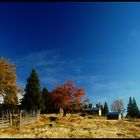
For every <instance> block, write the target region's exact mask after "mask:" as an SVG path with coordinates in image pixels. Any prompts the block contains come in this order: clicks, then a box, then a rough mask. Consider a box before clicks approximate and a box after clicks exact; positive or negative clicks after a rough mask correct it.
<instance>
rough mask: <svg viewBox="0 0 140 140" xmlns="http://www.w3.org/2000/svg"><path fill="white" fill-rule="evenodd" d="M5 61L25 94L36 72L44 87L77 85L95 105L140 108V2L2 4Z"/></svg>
mask: <svg viewBox="0 0 140 140" xmlns="http://www.w3.org/2000/svg"><path fill="white" fill-rule="evenodd" d="M0 56H3V57H6V58H8V59H10V61H11V62H12V63H14V64H17V85H18V86H20V87H21V88H23V89H24V88H25V85H26V79H27V78H28V76H29V75H30V72H31V70H32V68H35V69H36V70H37V72H38V74H39V78H40V83H41V87H42V88H43V87H47V88H48V89H49V90H52V89H53V88H55V86H56V85H58V84H64V83H65V81H66V80H71V81H72V82H73V83H74V84H75V85H76V86H77V87H83V88H84V89H85V91H86V95H85V97H89V98H90V99H91V103H93V104H94V105H95V104H96V103H97V102H101V103H102V104H104V102H105V101H107V103H108V104H109V108H110V104H112V102H113V101H114V100H116V99H123V100H124V103H125V106H126V105H127V103H128V100H129V97H130V96H131V97H135V99H136V101H137V103H138V105H139V107H140V102H139V101H140V3H139V2H134V3H133V2H120V3H119V2H104V3H103V2H96V3H95V2H73V3H72V2H59V3H56V2H53V3H49V2H40V3H39V2H24V3H23V2H0Z"/></svg>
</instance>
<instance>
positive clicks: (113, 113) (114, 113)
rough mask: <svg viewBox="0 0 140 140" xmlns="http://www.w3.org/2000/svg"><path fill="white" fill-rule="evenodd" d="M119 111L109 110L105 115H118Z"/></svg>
mask: <svg viewBox="0 0 140 140" xmlns="http://www.w3.org/2000/svg"><path fill="white" fill-rule="evenodd" d="M119 114H120V113H119V112H109V113H107V115H119Z"/></svg>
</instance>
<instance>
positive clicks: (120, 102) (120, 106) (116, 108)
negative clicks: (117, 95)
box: [111, 99, 125, 113]
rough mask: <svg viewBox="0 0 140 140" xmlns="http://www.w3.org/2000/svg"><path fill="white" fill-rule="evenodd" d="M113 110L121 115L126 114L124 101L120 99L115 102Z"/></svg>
mask: <svg viewBox="0 0 140 140" xmlns="http://www.w3.org/2000/svg"><path fill="white" fill-rule="evenodd" d="M111 110H112V111H116V112H119V113H124V111H125V109H124V103H123V100H122V99H120V100H115V101H114V102H113V103H112V106H111Z"/></svg>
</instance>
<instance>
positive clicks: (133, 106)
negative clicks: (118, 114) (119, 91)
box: [132, 97, 139, 117]
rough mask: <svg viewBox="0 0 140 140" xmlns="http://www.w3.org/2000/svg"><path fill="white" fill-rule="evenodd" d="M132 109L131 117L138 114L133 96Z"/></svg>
mask: <svg viewBox="0 0 140 140" xmlns="http://www.w3.org/2000/svg"><path fill="white" fill-rule="evenodd" d="M132 111H133V113H132V116H133V117H138V116H139V109H138V106H137V103H136V100H135V98H134V97H133V104H132Z"/></svg>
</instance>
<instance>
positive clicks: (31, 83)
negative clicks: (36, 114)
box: [21, 69, 41, 112]
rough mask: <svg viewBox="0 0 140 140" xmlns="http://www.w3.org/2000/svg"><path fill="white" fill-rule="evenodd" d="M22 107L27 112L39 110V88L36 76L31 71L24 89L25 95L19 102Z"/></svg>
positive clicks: (34, 72) (33, 71)
mask: <svg viewBox="0 0 140 140" xmlns="http://www.w3.org/2000/svg"><path fill="white" fill-rule="evenodd" d="M21 105H22V107H23V108H24V109H25V110H27V111H28V112H31V111H37V110H38V109H41V88H40V82H39V78H38V74H37V72H36V71H35V69H33V70H32V72H31V74H30V76H29V78H28V79H27V84H26V88H25V95H24V97H23V100H22V102H21Z"/></svg>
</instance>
